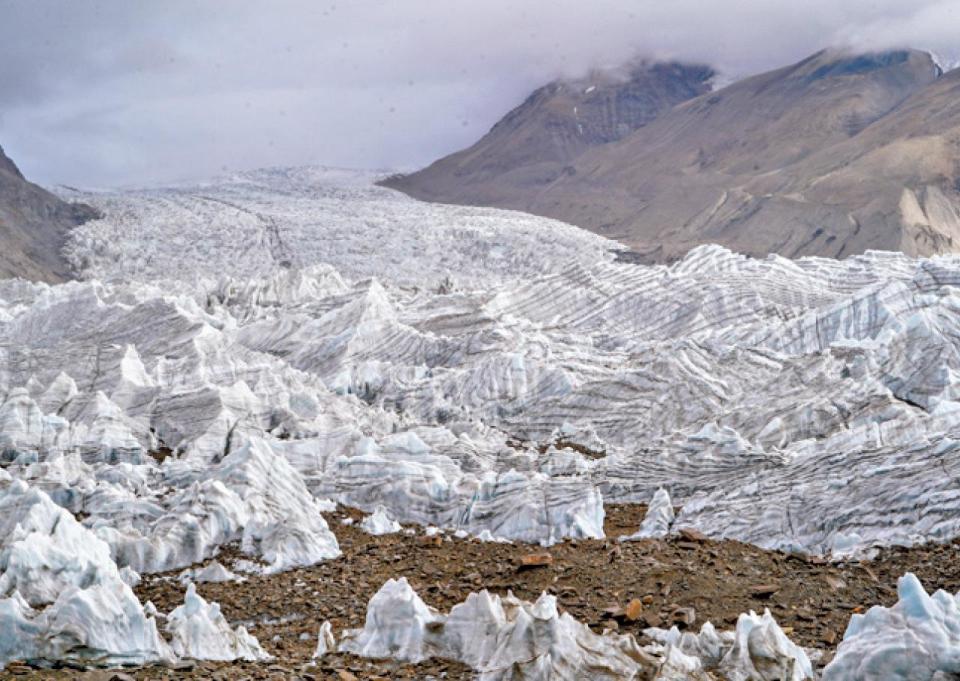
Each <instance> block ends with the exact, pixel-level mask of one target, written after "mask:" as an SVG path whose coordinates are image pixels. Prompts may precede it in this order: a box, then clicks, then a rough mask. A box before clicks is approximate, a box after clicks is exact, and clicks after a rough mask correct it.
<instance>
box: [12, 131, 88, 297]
mask: <svg viewBox="0 0 960 681" xmlns="http://www.w3.org/2000/svg"><path fill="white" fill-rule="evenodd" d="M96 216H97V212H96V211H94V210H93V209H92V208H90V207H89V206H85V205H83V204H78V203H67V202H65V201H62V200H61V199H59V198H57V197H56V196H54V195H53V194H51V193H50V192H48V191H47V190H45V189H43V188H41V187H38V186H37V185H35V184H32V183H30V182H28V181H27V180H26V178H24V176H23V174H22V173H21V172H20V170H19V169H18V168H17V166H16V165H15V164H14V163H13V161H12V160H10V158H8V157H7V155H6V154H4V152H3V149H2V148H0V278H3V277H23V278H25V279H31V280H35V281H46V282H56V281H64V280H65V279H67V278H68V277H69V276H70V267H69V265H68V264H67V262H66V260H64V259H63V257H62V255H61V254H60V250H61V248H62V247H63V244H64V241H65V239H66V235H67V232H68V231H69V230H70V229H72V228H73V227H75V226H77V225H79V224H82V223H83V222H85V221H86V220H90V219H92V218H94V217H96Z"/></svg>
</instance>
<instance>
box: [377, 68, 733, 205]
mask: <svg viewBox="0 0 960 681" xmlns="http://www.w3.org/2000/svg"><path fill="white" fill-rule="evenodd" d="M713 76H714V73H713V71H712V70H711V69H710V68H709V67H706V66H702V65H690V64H681V63H676V62H671V63H661V62H655V63H647V62H643V63H639V64H636V65H633V66H632V67H631V68H628V69H625V70H624V71H623V72H622V73H601V72H595V73H592V74H590V75H589V76H587V77H585V78H582V79H579V80H567V81H559V80H558V81H555V82H552V83H550V84H548V85H545V86H544V87H542V88H540V89H538V90H536V91H535V92H534V93H533V94H531V95H530V97H529V98H528V99H527V100H526V101H525V102H524V103H523V104H521V105H520V106H518V107H517V108H516V109H514V110H513V111H511V112H510V113H508V114H507V115H506V116H504V118H503V119H502V120H501V121H500V122H499V123H497V124H496V125H495V126H494V127H493V129H492V130H490V132H489V133H488V134H487V135H486V136H484V137H483V139H481V140H480V141H478V142H477V143H476V144H474V145H473V146H472V147H470V148H469V149H465V150H463V151H460V152H457V153H455V154H452V155H451V156H448V157H446V158H444V159H442V160H440V161H437V162H436V163H434V164H433V165H431V166H430V167H429V168H426V169H424V170H422V171H420V172H419V173H416V174H415V175H408V176H402V175H398V176H394V177H391V178H387V179H386V180H385V181H384V182H383V184H384V185H385V186H387V187H393V188H395V189H400V190H402V191H405V192H407V193H409V194H411V195H413V196H415V197H417V198H420V199H426V200H435V201H442V202H448V203H460V204H472V205H485V206H498V207H501V208H516V209H520V210H523V209H525V208H526V206H527V204H528V203H529V201H530V197H531V196H532V195H535V194H536V193H537V192H539V191H541V190H542V189H544V188H546V187H548V186H549V185H550V184H551V183H552V182H554V181H555V180H557V179H558V178H559V177H561V176H562V175H563V174H564V173H567V172H570V171H571V170H572V167H571V166H570V164H571V162H572V161H573V160H574V159H575V158H577V157H578V156H580V155H581V154H582V153H584V152H585V151H586V150H588V149H590V148H592V147H595V146H598V145H602V144H608V143H611V142H616V141H617V140H620V139H623V138H624V137H626V136H627V135H629V134H630V133H632V132H633V131H635V130H637V129H639V128H642V127H643V126H645V125H646V124H648V123H649V122H650V121H652V120H653V119H654V118H656V117H657V116H658V115H660V114H661V113H663V112H664V111H666V110H667V109H670V108H671V107H672V106H674V105H675V104H678V103H679V102H683V101H686V100H688V99H691V98H693V97H696V96H697V95H700V94H703V93H705V92H707V91H709V89H710V80H711V78H712V77H713Z"/></svg>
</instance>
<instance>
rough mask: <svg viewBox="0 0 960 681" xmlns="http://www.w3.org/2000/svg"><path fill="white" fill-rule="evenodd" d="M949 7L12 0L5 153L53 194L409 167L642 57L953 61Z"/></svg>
mask: <svg viewBox="0 0 960 681" xmlns="http://www.w3.org/2000/svg"><path fill="white" fill-rule="evenodd" d="M955 5H956V2H955V1H954V0H951V1H949V2H944V1H942V0H918V1H916V2H911V3H904V2H902V1H901V0H898V1H897V2H892V1H888V0H845V1H844V2H836V0H808V2H805V3H797V2H783V1H780V0H740V1H732V0H729V1H715V2H710V1H708V0H672V1H671V2H665V1H663V0H592V1H591V2H583V1H582V0H577V1H573V0H550V1H548V0H512V1H508V0H403V1H394V0H339V1H337V2H331V1H307V0H279V1H272V2H269V3H267V2H262V1H259V0H257V1H253V0H234V1H232V2H217V1H214V0H210V1H206V2H201V1H199V0H167V1H164V2H127V1H125V0H113V1H109V2H108V1H106V0H102V1H100V2H92V1H85V2H72V1H70V0H31V1H30V2H26V1H23V0H0V45H2V46H3V47H2V50H3V52H2V53H0V56H2V58H0V144H3V145H4V146H5V147H7V148H8V150H9V151H10V153H11V155H12V156H13V157H14V158H16V159H17V160H18V161H19V162H20V163H21V165H22V166H23V167H24V170H25V171H26V172H28V173H29V174H30V175H32V176H33V177H36V178H38V179H39V180H41V181H44V182H47V183H56V182H65V183H69V184H75V185H81V186H98V185H108V184H131V183H139V182H146V181H155V180H169V179H179V178H185V177H190V176H198V175H208V174H211V173H217V172H221V171H223V170H232V169H238V168H245V167H255V166H263V165H278V164H298V163H325V164H330V165H347V166H365V167H388V166H390V167H396V166H402V167H412V166H416V165H418V164H421V163H424V162H427V161H429V160H431V159H432V158H435V157H436V156H438V155H440V154H443V153H446V152H448V151H450V150H452V149H454V148H457V147H459V146H462V145H465V144H467V143H469V142H470V141H472V140H473V139H475V138H476V137H477V136H479V135H480V134H482V133H483V132H484V131H485V130H486V129H487V128H488V127H489V126H490V125H491V124H493V123H494V122H495V121H496V120H497V119H498V118H499V117H500V116H501V115H502V114H503V113H504V112H505V111H506V110H508V109H509V108H510V107H511V106H513V105H515V104H516V103H518V102H519V101H520V100H521V99H522V98H523V97H524V96H525V95H526V94H527V93H528V92H529V91H530V90H531V89H532V88H533V87H536V86H537V85H540V84H542V83H544V82H546V81H548V80H550V79H552V78H554V77H557V76H560V75H570V76H576V75H582V74H583V73H585V72H586V71H587V70H588V69H590V68H594V67H613V66H616V65H618V64H621V63H623V62H625V61H628V60H630V59H632V58H635V57H637V56H638V55H639V56H650V57H659V58H677V59H685V60H696V61H703V62H708V63H710V64H712V65H714V66H716V67H717V68H719V69H720V70H721V71H723V72H725V73H727V74H728V75H732V76H742V75H746V74H749V73H752V72H756V71H761V70H764V69H768V68H772V67H775V66H779V65H783V64H786V63H789V62H791V61H795V60H797V59H800V58H802V57H804V56H807V55H808V54H810V53H812V52H814V51H816V50H817V49H820V48H821V47H824V46H827V45H831V44H850V45H854V46H857V47H863V48H870V49H872V48H882V47H888V46H901V45H906V44H909V45H912V46H915V47H919V48H923V49H929V50H931V51H933V52H936V53H938V54H940V55H941V57H942V58H944V59H945V60H952V59H954V58H956V56H957V52H956V48H954V47H953V44H954V37H955V36H956V35H957V33H958V29H960V18H958V16H957V11H956V9H954V6H955Z"/></svg>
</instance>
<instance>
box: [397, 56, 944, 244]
mask: <svg viewBox="0 0 960 681" xmlns="http://www.w3.org/2000/svg"><path fill="white" fill-rule="evenodd" d="M958 84H960V74H958V73H956V72H954V73H948V74H946V75H943V74H942V73H941V71H940V69H939V68H938V67H937V65H936V64H935V63H934V62H933V60H932V59H931V57H930V56H929V55H927V54H926V53H922V52H917V51H912V50H898V51H891V52H884V53H877V54H851V53H847V52H845V51H841V50H825V51H822V52H819V53H817V54H815V55H813V56H811V57H810V58H808V59H805V60H803V61H801V62H799V63H797V64H794V65H792V66H789V67H786V68H782V69H778V70H775V71H771V72H769V73H764V74H761V75H758V76H754V77H752V78H748V79H746V80H742V81H739V82H737V83H734V84H733V85H731V86H729V87H727V88H724V89H722V90H719V91H717V92H711V93H707V94H703V95H700V96H699V97H696V98H694V99H691V100H689V101H686V102H683V103H681V104H679V105H677V106H675V107H674V108H672V109H670V110H669V111H666V112H664V113H663V114H662V115H660V116H659V117H657V118H656V119H655V120H653V121H651V122H650V123H649V124H647V125H645V126H643V127H642V128H639V129H638V130H636V131H635V132H633V133H631V134H629V135H627V136H626V137H624V138H622V139H620V140H617V141H613V142H610V143H606V144H602V145H598V146H594V147H592V148H590V149H588V150H586V151H585V152H584V153H582V154H581V155H579V156H578V157H577V158H576V159H574V160H572V161H571V162H570V164H569V166H568V167H567V168H566V169H565V172H563V173H561V174H560V175H559V176H557V177H556V178H555V179H553V180H551V181H550V182H549V183H547V184H545V185H544V186H541V187H539V188H537V189H536V191H523V192H521V193H520V194H518V195H515V196H513V197H512V198H511V200H510V201H503V202H501V201H499V200H497V199H496V196H495V193H489V194H488V196H490V197H492V199H491V200H484V199H485V197H484V196H480V195H478V194H477V193H476V192H475V191H474V190H473V189H471V188H469V185H470V184H471V178H470V177H469V176H458V175H457V174H456V172H455V171H454V167H455V164H454V159H455V158H457V157H456V155H455V156H453V157H448V159H444V160H441V161H438V162H437V163H436V164H434V166H432V167H431V168H432V170H430V171H429V172H427V171H422V172H421V173H415V174H413V175H411V176H408V177H406V178H404V180H403V181H400V182H394V183H393V186H396V187H398V188H401V189H403V190H404V191H408V192H409V193H411V194H413V195H415V196H419V197H422V198H428V199H431V200H439V201H450V202H455V203H461V202H476V203H481V204H484V205H504V206H507V207H511V208H521V209H523V210H527V211H530V212H533V213H537V214H541V215H547V216H551V217H555V218H558V219H561V220H564V221H567V222H570V223H572V224H576V225H579V226H581V227H585V228H587V229H590V230H592V231H595V232H597V233H600V234H603V235H605V236H608V237H611V238H615V239H618V240H620V241H621V242H623V243H625V244H628V245H629V246H630V247H631V248H633V249H634V250H635V251H636V252H637V253H638V254H640V255H639V256H638V257H640V258H641V259H645V260H650V261H671V260H673V259H676V258H678V257H681V256H682V255H683V254H684V253H686V252H687V251H688V250H689V249H690V248H692V247H693V246H696V245H698V244H703V243H718V244H722V245H724V246H727V247H729V248H731V249H733V250H735V251H738V252H741V253H747V254H752V255H764V254H767V253H778V254H781V255H786V256H789V257H798V256H803V255H824V256H831V257H844V256H848V255H851V254H857V253H863V252H865V251H866V250H868V249H886V250H900V251H903V252H905V253H908V254H913V255H930V254H934V253H943V252H951V251H954V250H957V249H960V191H958V184H957V183H958V167H960V106H958V105H957V104H956V102H957V101H958V100H957V98H956V94H957V87H958ZM489 153H491V154H492V153H493V152H492V151H490V152H489ZM504 153H507V152H504ZM442 168H446V169H447V172H446V177H447V181H446V183H443V182H437V181H435V180H434V178H435V177H436V175H437V174H438V173H439V171H440V169H442ZM502 181H503V182H504V183H510V182H511V180H510V178H509V177H508V176H506V175H505V176H503V178H502ZM518 197H522V198H518Z"/></svg>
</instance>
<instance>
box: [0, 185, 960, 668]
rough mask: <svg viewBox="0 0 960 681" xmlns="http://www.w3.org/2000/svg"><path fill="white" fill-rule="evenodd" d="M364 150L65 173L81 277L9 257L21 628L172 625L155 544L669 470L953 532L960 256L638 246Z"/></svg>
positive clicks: (135, 632)
mask: <svg viewBox="0 0 960 681" xmlns="http://www.w3.org/2000/svg"><path fill="white" fill-rule="evenodd" d="M374 179H375V176H374V175H372V174H366V173H353V172H348V171H332V170H325V169H280V170H268V171H258V172H253V173H245V174H241V175H238V176H235V177H232V178H227V179H223V180H218V181H213V182H209V183H205V184H198V185H196V186H177V187H168V188H156V189H144V190H129V191H122V192H116V193H84V194H73V193H71V194H70V197H71V198H81V199H82V200H83V201H85V202H87V203H90V204H92V205H95V206H96V207H98V208H99V209H101V210H102V211H103V212H104V214H105V217H104V218H103V219H101V220H96V221H93V222H89V223H87V224H85V225H83V226H81V227H79V228H77V229H76V230H75V231H74V232H73V233H72V234H71V237H70V242H69V243H68V246H67V254H68V257H69V259H70V261H71V262H72V263H73V264H74V265H75V266H76V267H77V268H78V270H79V272H80V273H81V279H82V281H77V282H71V283H68V284H64V285H59V286H53V287H51V286H48V285H45V284H33V283H27V282H24V281H22V280H12V281H11V280H8V281H0V397H2V406H0V461H2V464H3V465H2V467H0V530H3V531H2V532H0V599H3V598H7V601H3V600H0V628H2V626H4V625H5V624H6V625H9V626H11V627H15V629H14V628H11V629H10V631H14V630H16V631H17V632H21V633H22V639H18V640H21V645H22V646H23V645H27V644H26V643H23V641H33V640H34V638H35V639H37V641H38V642H37V643H36V646H37V651H36V654H37V655H39V656H48V657H56V656H58V655H62V654H63V651H62V650H59V649H56V647H55V646H56V645H60V643H62V641H59V639H58V640H57V641H53V642H50V640H48V639H43V642H40V637H38V636H37V635H36V631H35V629H36V628H37V627H41V628H42V627H48V628H49V627H53V628H54V630H57V629H56V627H57V626H61V628H62V627H63V626H67V624H69V623H70V622H76V621H79V620H83V618H84V617H88V618H90V622H91V623H88V624H85V625H84V626H86V627H88V628H89V627H94V628H96V627H98V626H99V627H101V629H97V630H96V631H94V632H93V634H90V632H89V631H88V634H89V635H90V636H91V637H93V638H90V640H91V641H94V642H95V643H96V642H99V643H100V644H102V646H101V648H100V649H101V650H112V651H116V650H118V649H122V646H120V644H118V643H116V641H118V640H120V639H122V638H123V637H126V638H125V639H123V640H126V641H127V642H128V644H127V648H126V649H128V650H135V651H138V652H137V655H139V656H140V657H136V656H134V657H133V658H132V659H134V661H136V660H137V659H157V658H162V657H164V656H167V657H169V656H170V655H171V654H172V653H171V651H170V650H169V649H168V648H167V647H166V646H167V644H166V643H165V642H164V641H163V640H161V638H160V637H159V635H158V633H157V630H156V625H155V624H154V623H153V620H152V619H149V618H147V617H146V615H145V614H144V612H143V609H142V606H140V604H139V602H138V601H137V599H136V597H135V596H134V595H133V593H132V591H130V590H129V587H127V586H126V584H127V583H132V582H135V580H136V579H137V575H136V574H135V573H150V572H158V571H167V570H173V569H180V568H186V567H187V566H190V565H192V564H194V563H196V562H199V561H202V560H204V559H206V558H209V557H212V556H214V555H215V554H216V552H217V550H218V548H219V547H221V546H223V545H225V544H228V543H234V542H240V544H241V546H242V549H243V551H244V552H245V553H247V554H248V555H249V558H250V561H249V563H248V564H247V565H245V566H244V567H246V569H251V570H259V571H263V572H267V573H270V572H276V571H282V570H286V569H289V568H292V567H296V566H304V565H311V564H314V563H316V562H318V561H322V560H325V559H330V558H333V557H335V556H337V555H338V554H339V548H338V546H337V541H336V538H335V537H334V535H333V533H332V532H331V531H330V530H329V528H328V527H327V524H326V522H325V521H324V519H323V517H322V516H321V512H322V511H324V510H327V509H330V508H332V506H333V504H334V503H341V504H346V505H349V506H354V507H358V508H361V509H364V510H366V511H368V512H373V511H374V510H378V509H379V510H378V513H379V514H382V515H383V517H384V518H386V517H389V519H390V520H395V521H400V522H403V523H417V524H421V525H435V526H439V527H442V528H445V529H447V530H450V531H457V530H461V531H465V532H467V533H469V534H472V535H476V536H483V537H485V538H496V539H509V540H513V541H523V542H536V543H540V544H544V545H549V544H552V543H554V542H557V541H561V540H563V539H564V538H583V537H602V536H603V516H604V511H603V504H604V503H608V502H618V503H619V502H642V503H649V502H650V501H651V499H653V497H654V495H655V493H656V492H657V490H658V489H660V488H663V489H664V490H666V492H668V493H669V496H670V498H671V499H672V502H673V503H674V504H675V505H677V506H681V507H682V510H681V511H680V512H679V513H678V514H677V516H676V517H675V518H672V520H667V521H666V522H668V523H672V524H671V525H670V529H671V530H677V529H679V528H683V527H690V528H696V529H699V530H700V531H702V532H704V533H706V534H708V535H710V536H712V537H716V538H731V539H738V540H742V541H746V542H751V543H753V544H757V545H759V546H762V547H765V548H778V549H785V550H791V551H801V552H809V553H815V554H829V555H832V556H833V557H842V556H858V557H859V556H865V555H868V554H869V552H870V550H871V548H873V547H876V546H880V545H890V544H903V545H909V544H913V543H917V542H922V541H927V540H948V539H951V538H953V537H955V536H957V535H958V534H960V486H958V483H957V480H960V441H958V440H957V439H956V437H957V435H958V434H960V373H958V372H960V314H958V313H960V288H957V287H958V286H960V257H952V256H951V257H946V256H943V257H936V258H932V259H928V260H918V259H911V258H908V257H906V256H903V255H899V254H891V253H868V254H867V255H864V256H859V257H852V258H848V259H846V260H844V261H840V262H838V261H832V260H826V259H815V258H808V259H802V260H797V261H791V260H787V259H784V258H781V257H778V256H770V257H768V258H766V259H764V260H753V259H749V258H746V257H742V256H739V255H736V254H733V253H731V252H729V251H727V250H724V249H722V248H720V247H716V246H703V247H700V248H698V249H696V250H694V251H692V252H691V253H690V254H689V255H688V256H687V257H686V258H685V259H683V260H682V261H680V262H678V263H676V264H674V265H671V266H650V267H647V266H639V265H634V264H627V263H620V262H617V261H616V260H615V251H616V250H619V249H621V248H622V247H621V246H620V245H619V244H616V243H615V242H612V241H608V240H606V239H603V238H601V237H598V236H595V235H592V234H589V233H587V232H585V231H582V230H579V229H577V228H575V227H572V226H569V225H565V224H563V223H559V222H556V221H552V220H548V219H545V218H539V217H534V216H530V215H526V214H521V213H514V212H509V211H499V210H492V209H482V208H469V207H459V206H441V205H432V204H426V203H421V202H418V201H414V200H412V199H409V198H407V197H405V196H403V195H401V194H399V193H396V192H393V191H390V190H386V189H381V188H377V187H375V186H373V185H372V181H373V180H374ZM541 450H545V453H541ZM4 481H7V482H4ZM10 481H12V482H10ZM381 507H382V508H381ZM64 509H65V511H68V512H65V511H64ZM74 514H76V519H75V517H74ZM15 528H16V529H15ZM62 542H68V543H72V544H71V545H76V546H78V547H83V550H82V551H80V553H79V556H73V555H70V556H67V555H59V554H57V547H58V546H59V545H60V544H62ZM44 546H47V547H48V548H47V549H44V548H43V547H44ZM45 551H46V552H45ZM78 561H79V562H78ZM65 566H66V567H65ZM232 567H234V569H237V568H236V566H232ZM91 574H93V575H96V580H98V582H97V583H102V584H103V585H106V586H104V587H103V588H104V589H105V590H106V591H107V592H108V594H106V595H103V596H102V598H105V599H110V598H113V599H119V600H117V602H116V603H112V605H111V607H113V608H114V609H115V610H117V611H120V612H123V613H124V615H123V617H125V618H126V619H124V620H123V626H124V627H127V629H126V630H124V631H118V630H117V626H118V625H116V624H115V618H116V617H117V616H116V615H109V616H108V615H107V614H104V612H102V609H101V611H97V610H96V608H93V607H92V606H90V604H89V603H87V600H89V599H90V598H93V596H91V595H90V593H89V592H90V588H88V587H89V580H90V575H91ZM68 587H69V588H68ZM123 589H126V591H124V590H123ZM118 593H119V594H120V595H119V596H118V595H116V594H118ZM70 599H73V600H70ZM84 599H87V600H84ZM131 599H132V600H131ZM190 599H193V600H192V601H191V600H190ZM198 599H199V597H198V596H196V594H193V595H191V596H189V597H188V603H187V604H185V606H184V607H185V608H187V607H188V605H190V603H192V604H193V605H192V606H191V607H192V610H191V612H193V611H196V612H200V613H205V612H207V611H206V610H204V608H206V607H207V605H206V603H205V602H203V601H202V599H199V601H200V604H199V605H198V604H197V600H198ZM84 603H86V606H85V605H84ZM84 607H87V609H88V610H89V611H90V612H94V611H96V612H100V615H98V617H100V618H101V619H100V620H97V619H96V618H95V617H93V616H91V615H89V613H88V614H87V615H84V614H83V613H84V612H87V611H85V610H84ZM34 609H36V610H34ZM41 611H42V612H41ZM185 616H186V615H185V614H182V613H181V614H180V615H178V617H179V618H180V619H176V621H177V622H180V621H182V619H183V617H185ZM217 616H219V611H217V612H215V613H214V612H213V611H212V610H211V614H210V618H209V621H208V620H206V619H204V620H203V626H204V627H208V628H211V629H215V630H216V631H220V632H221V633H223V636H225V637H227V638H229V641H227V642H226V643H224V645H227V644H228V643H229V646H233V647H232V648H230V650H232V651H234V653H236V654H235V656H247V657H249V658H251V659H257V658H259V657H260V656H261V655H262V654H263V652H262V650H260V648H259V646H257V645H255V644H256V641H255V640H252V641H251V640H250V639H251V637H249V635H248V634H246V632H232V631H230V630H229V628H228V627H227V625H226V623H225V622H224V621H222V617H220V621H216V617H217ZM204 617H206V615H204ZM58 618H59V619H58ZM71 618H72V619H71ZM101 620H102V621H101ZM173 621H174V620H171V622H173ZM758 621H759V620H758ZM65 622H66V623H67V624H64V623H65ZM751 622H752V620H751ZM58 623H59V624H58ZM169 626H173V624H170V625H169ZM750 626H753V625H750ZM774 626H775V625H774ZM31 627H32V628H31ZM187 628H188V627H186V625H184V627H183V629H184V630H186V629H187ZM57 631H59V630H57ZM178 631H179V629H178ZM778 631H779V630H778ZM31 632H33V633H31ZM224 632H225V633H224ZM94 634H96V635H98V636H101V638H100V639H96V638H95V637H94ZM31 636H33V637H34V638H30V637H31ZM744 636H746V634H744ZM781 636H782V634H781ZM177 640H179V639H177ZM58 641H59V642H58ZM129 641H136V644H135V645H134V644H132V643H129ZM175 643H176V641H175ZM30 645H34V644H33V643H30ZM44 645H46V646H48V648H44V647H43V646H44ZM50 646H52V647H50ZM111 646H112V647H111ZM118 646H119V648H118ZM177 646H179V647H177ZM229 646H228V647H229ZM93 647H96V646H93ZM174 649H175V650H176V651H177V654H183V653H182V652H180V651H183V650H187V651H189V650H191V644H190V642H189V641H187V640H185V639H184V640H180V641H179V643H176V645H174ZM236 651H240V652H236ZM5 654H6V655H7V657H5ZM19 654H22V650H20V653H19ZM12 655H14V653H10V652H7V653H5V651H4V644H3V642H2V641H0V664H2V663H3V661H4V659H11V656H12ZM114 658H115V659H120V658H122V655H119V654H117V655H114ZM677 678H680V677H677ZM683 678H686V677H683ZM690 678H694V677H692V676H691V677H690ZM697 678H699V677H697ZM796 678H798V679H799V678H804V677H801V676H797V677H796Z"/></svg>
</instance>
